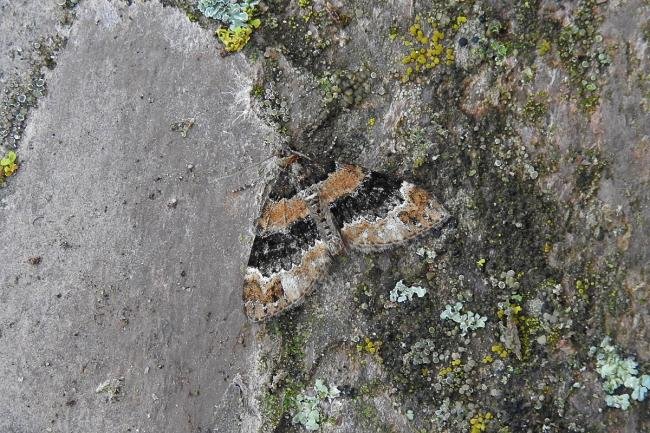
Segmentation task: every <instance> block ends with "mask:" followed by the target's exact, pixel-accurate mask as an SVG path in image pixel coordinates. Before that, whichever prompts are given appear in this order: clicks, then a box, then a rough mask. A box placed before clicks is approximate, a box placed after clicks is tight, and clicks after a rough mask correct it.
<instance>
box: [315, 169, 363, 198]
mask: <svg viewBox="0 0 650 433" xmlns="http://www.w3.org/2000/svg"><path fill="white" fill-rule="evenodd" d="M365 177H366V174H365V173H364V172H363V170H362V169H361V167H359V166H357V165H345V166H343V167H341V168H340V169H338V170H336V171H335V172H334V173H331V174H330V175H329V176H328V177H327V179H325V181H324V182H323V186H322V187H321V190H320V198H321V200H322V201H323V202H325V203H332V202H333V201H334V200H336V199H338V198H339V197H342V196H344V195H346V194H351V193H352V192H354V190H356V189H357V188H358V187H359V185H361V182H363V179H364V178H365Z"/></svg>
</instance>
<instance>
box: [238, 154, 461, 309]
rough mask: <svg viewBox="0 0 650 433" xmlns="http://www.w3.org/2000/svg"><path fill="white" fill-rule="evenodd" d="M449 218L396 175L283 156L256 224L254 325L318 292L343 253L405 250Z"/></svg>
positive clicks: (251, 275) (247, 280)
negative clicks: (334, 263) (410, 241)
mask: <svg viewBox="0 0 650 433" xmlns="http://www.w3.org/2000/svg"><path fill="white" fill-rule="evenodd" d="M448 218H449V214H448V212H447V211H446V210H445V208H444V207H443V206H442V205H441V204H440V203H439V202H438V201H437V200H436V198H435V197H434V196H433V195H432V194H431V193H429V192H428V191H426V190H424V189H423V188H420V187H417V186H415V185H413V184H412V183H409V182H406V181H403V180H401V179H399V178H397V177H394V176H390V175H387V174H383V173H379V172H375V171H369V170H366V169H364V168H362V167H360V166H358V165H352V164H341V163H335V162H331V163H325V164H322V163H319V162H316V161H314V160H311V159H309V158H307V157H305V156H303V155H300V154H297V153H293V154H291V155H290V156H286V157H284V158H281V159H280V160H279V172H278V174H277V176H276V179H275V182H274V183H272V184H271V185H270V188H269V191H268V194H267V198H266V201H265V203H264V205H263V207H262V211H261V215H260V216H259V218H257V221H256V226H255V239H254V241H253V246H252V248H251V253H250V258H249V260H248V266H247V267H246V272H245V276H244V287H243V301H244V309H245V311H246V314H247V315H248V317H249V318H250V319H252V320H253V321H263V320H267V319H270V318H272V317H274V316H277V315H278V314H280V313H282V312H284V311H286V310H288V309H289V308H292V307H294V306H296V305H299V304H300V302H301V301H302V300H303V299H304V298H305V296H307V295H308V294H309V293H311V292H312V291H313V290H314V287H315V285H316V284H317V283H318V281H319V280H320V279H321V278H323V276H325V275H326V274H327V272H328V269H329V267H330V265H331V263H332V259H333V257H335V256H337V255H338V254H347V253H348V252H349V251H361V252H368V251H381V250H385V249H388V248H391V247H394V246H397V245H401V244H403V243H405V242H407V241H409V240H411V239H414V238H416V237H418V236H421V235H424V234H426V233H428V232H429V231H431V230H434V229H437V228H440V227H441V226H442V225H443V224H444V223H445V222H446V221H447V219H448Z"/></svg>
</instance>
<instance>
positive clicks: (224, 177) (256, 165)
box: [214, 155, 275, 182]
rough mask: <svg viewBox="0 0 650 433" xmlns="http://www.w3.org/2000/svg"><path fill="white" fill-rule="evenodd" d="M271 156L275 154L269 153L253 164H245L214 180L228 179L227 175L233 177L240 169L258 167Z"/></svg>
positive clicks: (273, 156)
mask: <svg viewBox="0 0 650 433" xmlns="http://www.w3.org/2000/svg"><path fill="white" fill-rule="evenodd" d="M271 158H275V155H270V156H268V157H266V158H264V159H263V160H261V161H258V162H254V163H253V164H250V165H247V166H246V167H242V168H240V169H238V170H237V171H235V172H233V173H229V174H225V175H223V176H219V177H218V178H216V179H214V180H215V181H217V182H218V181H220V180H223V179H228V178H229V177H233V176H235V175H237V174H240V173H241V172H242V170H250V169H251V168H254V167H259V166H260V165H262V164H264V163H265V162H267V161H268V160H269V159H271Z"/></svg>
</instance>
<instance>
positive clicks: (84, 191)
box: [0, 0, 273, 433]
mask: <svg viewBox="0 0 650 433" xmlns="http://www.w3.org/2000/svg"><path fill="white" fill-rule="evenodd" d="M77 13H78V15H79V18H78V21H77V22H76V23H75V24H74V27H73V28H72V31H71V33H70V35H69V41H68V44H67V47H66V49H65V51H64V52H63V53H62V54H61V55H60V56H59V57H58V59H57V60H58V63H59V65H58V67H57V68H56V69H55V70H54V71H53V72H52V73H50V74H48V77H47V80H48V85H49V88H50V94H49V95H48V96H47V97H45V98H44V99H43V100H42V101H41V103H40V107H39V108H38V109H37V110H36V111H35V112H34V113H33V114H32V117H31V120H30V123H29V126H28V129H27V131H26V134H25V137H24V139H23V141H22V143H21V150H20V155H21V159H22V161H23V163H22V170H21V173H20V174H19V175H17V176H16V177H15V178H13V179H12V181H13V182H11V184H9V185H8V187H7V189H5V190H4V191H3V194H4V197H3V201H2V206H1V209H0V232H2V233H3V236H6V238H7V241H6V242H5V243H4V245H3V253H2V265H1V266H0V304H1V305H2V308H1V309H0V310H1V311H0V389H2V390H3V391H2V396H1V397H0V431H2V432H7V433H9V432H12V433H13V432H20V433H23V432H36V431H55V432H100V431H101V432H126V431H131V432H136V431H139V432H160V431H174V432H198V431H201V432H203V431H212V430H210V429H211V428H212V427H213V426H214V425H215V422H216V420H217V419H218V418H223V419H225V421H224V424H223V425H234V424H233V423H234V422H236V421H237V417H238V415H239V410H238V409H237V408H231V409H228V408H230V407H231V406H233V405H235V406H236V405H237V404H239V402H240V400H239V391H237V388H236V386H234V385H233V378H234V377H235V375H236V374H237V372H238V371H239V369H244V370H246V369H247V365H248V364H247V361H246V357H244V356H243V355H242V354H243V353H244V352H246V349H245V346H246V345H247V344H248V338H249V337H248V332H247V329H248V328H249V326H248V325H247V322H246V320H245V319H244V315H243V312H242V308H241V272H240V267H241V264H242V263H243V262H245V260H246V259H247V257H248V248H249V240H248V239H247V238H246V235H247V234H248V233H249V232H250V230H251V223H252V219H253V217H254V216H255V214H256V212H257V207H258V205H257V202H256V200H255V199H254V197H255V193H256V191H258V190H259V188H258V187H259V185H260V184H259V183H257V184H256V186H254V187H252V188H248V189H245V190H242V191H241V192H237V193H231V191H232V190H234V189H236V188H238V187H241V186H242V185H245V184H247V183H250V182H255V181H257V180H259V176H258V169H259V168H260V167H261V168H264V167H263V166H256V167H252V168H248V169H247V168H246V167H248V166H250V165H252V164H253V163H255V162H256V161H259V160H262V159H264V158H265V157H266V156H267V154H268V148H267V147H265V145H264V143H265V140H273V132H272V131H271V130H270V129H269V128H268V127H266V126H264V125H263V124H262V123H261V122H260V121H259V120H257V118H256V117H255V116H254V115H253V114H252V112H251V111H250V109H249V107H248V93H249V92H250V77H251V76H252V75H253V72H252V70H251V67H250V66H249V65H248V64H247V62H246V60H245V59H244V58H243V56H240V55H238V56H232V57H229V58H227V59H221V58H219V57H217V56H216V55H215V47H214V42H213V39H212V38H211V36H210V35H209V34H208V33H207V32H205V31H203V30H201V29H200V28H199V27H198V26H197V25H195V24H191V23H189V22H188V21H187V19H186V18H185V16H184V15H183V14H182V13H180V12H178V11H176V10H174V9H163V7H162V6H161V5H160V4H158V3H156V2H149V3H144V4H143V3H137V4H134V5H132V6H130V7H126V6H124V5H121V4H119V3H115V2H108V1H104V0H97V1H88V2H84V3H83V4H82V5H81V6H80V7H79V8H78V9H77ZM5 19H8V20H9V21H11V20H12V19H14V17H7V18H5V17H4V16H3V18H2V21H3V25H4V24H5V23H6V21H5ZM3 33H4V27H3ZM186 118H194V119H195V125H194V126H193V128H191V129H190V130H189V132H188V134H187V138H183V137H182V136H181V134H180V133H179V132H176V131H171V130H170V124H172V123H174V122H178V121H181V120H183V119H186ZM188 166H190V168H188ZM233 173H234V174H235V175H233V176H229V177H224V176H228V175H230V174H233ZM32 257H41V261H40V263H39V264H31V263H30V261H29V259H30V258H32ZM117 378H122V388H121V390H120V392H119V395H117V396H116V398H115V401H107V394H105V393H96V392H95V390H96V388H97V387H98V386H99V385H100V384H101V383H103V382H104V381H106V380H109V379H117ZM221 431H226V430H221Z"/></svg>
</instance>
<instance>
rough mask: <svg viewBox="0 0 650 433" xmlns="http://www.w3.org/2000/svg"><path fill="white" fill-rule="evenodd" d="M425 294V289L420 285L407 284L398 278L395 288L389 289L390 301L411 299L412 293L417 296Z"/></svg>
mask: <svg viewBox="0 0 650 433" xmlns="http://www.w3.org/2000/svg"><path fill="white" fill-rule="evenodd" d="M426 294H427V289H425V288H424V287H420V286H407V285H406V284H404V281H403V280H399V281H398V282H397V284H395V288H394V289H393V290H391V291H390V300H391V302H405V301H410V300H412V299H413V295H417V297H418V298H421V297H423V296H424V295H426Z"/></svg>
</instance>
